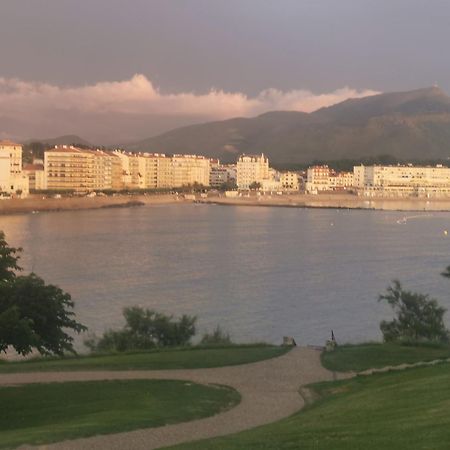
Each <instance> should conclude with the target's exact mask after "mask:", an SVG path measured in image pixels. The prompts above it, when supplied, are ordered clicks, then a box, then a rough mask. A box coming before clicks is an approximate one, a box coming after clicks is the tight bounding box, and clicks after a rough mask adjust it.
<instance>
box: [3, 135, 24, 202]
mask: <svg viewBox="0 0 450 450" xmlns="http://www.w3.org/2000/svg"><path fill="white" fill-rule="evenodd" d="M0 193H1V194H6V195H12V194H13V195H18V196H21V197H25V196H27V195H28V193H29V181H28V177H27V176H26V175H25V174H24V173H23V169H22V146H21V145H20V144H17V143H15V142H12V141H0Z"/></svg>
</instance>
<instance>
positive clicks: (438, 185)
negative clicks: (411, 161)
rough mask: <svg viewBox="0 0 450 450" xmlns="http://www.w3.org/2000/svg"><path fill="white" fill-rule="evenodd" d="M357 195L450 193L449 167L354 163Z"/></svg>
mask: <svg viewBox="0 0 450 450" xmlns="http://www.w3.org/2000/svg"><path fill="white" fill-rule="evenodd" d="M353 173H354V184H355V188H356V189H357V191H358V194H360V195H365V196H370V197H372V196H383V197H427V198H429V197H447V196H450V168H448V167H443V166H442V165H437V166H434V167H432V166H426V167H425V166H422V167H417V166H416V167H415V166H412V165H405V166H363V165H361V166H355V167H354V169H353Z"/></svg>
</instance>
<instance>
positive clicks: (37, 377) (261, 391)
mask: <svg viewBox="0 0 450 450" xmlns="http://www.w3.org/2000/svg"><path fill="white" fill-rule="evenodd" d="M347 376H348V375H346V374H339V378H343V377H347ZM119 379H120V380H123V379H169V380H190V381H193V382H196V383H202V384H211V383H214V384H222V385H227V386H231V387H233V388H235V389H236V390H238V391H239V393H240V394H241V396H242V401H241V403H239V405H237V406H236V407H235V408H232V409H230V410H229V411H226V412H224V413H222V414H217V415H215V416H212V417H207V418H204V419H199V420H194V421H191V422H184V423H180V424H174V425H166V426H163V427H158V428H148V429H141V430H136V431H131V432H123V433H117V434H112V435H111V434H110V435H101V436H93V437H90V438H81V439H76V440H72V441H64V442H59V443H56V444H51V445H46V446H44V447H42V448H45V449H64V450H66V449H74V450H87V449H106V448H107V449H111V450H113V449H117V450H119V449H120V450H122V449H125V448H126V449H145V450H150V449H156V448H160V447H166V446H170V445H175V444H179V443H182V442H188V441H194V440H198V439H206V438H212V437H216V436H223V435H226V434H231V433H235V432H238V431H242V430H246V429H249V428H253V427H256V426H259V425H264V424H267V423H270V422H274V421H277V420H280V419H282V418H284V417H287V416H289V415H291V414H293V413H295V412H296V411H298V410H299V409H301V408H302V407H303V406H304V404H305V400H304V399H303V398H302V397H301V396H300V394H299V388H300V386H303V385H305V384H309V383H313V382H317V381H326V380H332V379H336V374H334V373H332V372H330V371H328V370H326V369H324V368H323V367H322V365H321V363H320V351H318V350H316V349H313V348H308V347H295V348H293V349H292V350H291V351H290V352H288V353H286V354H285V355H283V356H280V357H277V358H273V359H268V360H265V361H260V362H256V363H252V364H244V365H240V366H228V367H220V368H213V369H192V370H183V369H182V370H152V371H108V372H101V371H95V372H50V373H48V372H47V373H45V372H39V373H15V374H0V385H18V384H25V383H49V382H64V381H88V380H89V381H90V380H119ZM22 448H24V447H22Z"/></svg>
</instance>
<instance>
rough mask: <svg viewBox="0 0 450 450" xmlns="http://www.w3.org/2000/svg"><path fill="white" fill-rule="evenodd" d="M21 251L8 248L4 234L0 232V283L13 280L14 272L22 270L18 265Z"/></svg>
mask: <svg viewBox="0 0 450 450" xmlns="http://www.w3.org/2000/svg"><path fill="white" fill-rule="evenodd" d="M21 251H22V249H21V248H14V247H9V246H8V244H7V242H6V240H5V233H4V232H3V231H0V283H3V282H7V281H11V280H13V279H14V278H15V276H16V272H18V271H20V270H22V269H21V268H20V267H19V264H18V261H19V258H20V256H19V253H20V252H21Z"/></svg>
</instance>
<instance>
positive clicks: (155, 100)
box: [0, 74, 377, 135]
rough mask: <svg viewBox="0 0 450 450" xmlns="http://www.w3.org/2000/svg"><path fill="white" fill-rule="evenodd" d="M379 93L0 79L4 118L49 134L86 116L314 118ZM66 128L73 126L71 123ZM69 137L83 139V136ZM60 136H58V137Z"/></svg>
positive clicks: (137, 79) (138, 80)
mask: <svg viewBox="0 0 450 450" xmlns="http://www.w3.org/2000/svg"><path fill="white" fill-rule="evenodd" d="M376 93H377V92H376V91H373V90H369V89H366V90H355V89H351V88H349V87H344V88H342V89H338V90H336V91H333V92H330V93H325V94H314V93H312V92H310V91H308V90H291V91H287V92H283V91H280V90H278V89H267V90H264V91H262V92H261V93H259V94H258V95H256V96H254V97H249V96H247V95H245V94H243V93H240V92H225V91H223V90H211V91H209V92H207V93H204V94H197V93H193V92H185V93H177V94H165V93H162V92H161V91H160V90H159V89H158V88H156V87H155V86H154V85H153V84H152V82H151V81H150V80H149V79H148V78H146V77H145V76H144V75H141V74H136V75H134V76H133V77H132V78H131V79H129V80H125V81H113V82H111V81H104V82H99V83H96V84H93V85H87V86H76V87H60V86H55V85H52V84H48V83H38V82H28V81H23V80H19V79H11V78H0V105H1V109H0V117H7V119H8V121H14V120H15V121H20V123H23V124H25V123H31V121H32V120H33V118H34V120H36V118H39V121H41V123H45V124H46V126H47V128H48V124H50V123H52V122H53V121H54V122H56V123H57V124H58V126H61V124H62V122H63V120H62V117H67V118H68V119H67V120H69V118H70V122H72V125H74V122H73V121H74V120H75V119H76V117H78V118H79V121H80V123H81V122H83V120H82V117H83V115H84V116H89V117H90V120H91V118H92V117H98V118H103V119H105V118H107V117H110V116H111V115H114V116H116V117H119V116H120V117H124V116H130V117H131V116H133V117H136V116H138V117H141V118H142V117H143V116H157V117H159V118H161V117H166V118H168V119H170V118H175V117H176V118H177V120H178V121H181V122H183V118H185V119H186V123H192V122H193V121H195V119H196V118H199V119H201V120H219V119H226V118H231V117H252V116H255V115H258V114H261V113H264V112H267V111H273V110H289V111H304V112H311V111H314V110H316V109H318V108H321V107H323V106H329V105H332V104H334V103H338V102H340V101H343V100H346V99H348V98H357V97H365V96H368V95H373V94H376ZM169 121H170V120H169ZM76 122H77V120H75V123H76ZM56 123H55V126H56ZM66 125H67V126H70V125H71V123H67V124H66ZM24 126H25V125H24ZM115 126H116V124H115V125H114V127H115ZM114 127H113V128H114ZM50 129H51V127H50ZM23 131H24V133H23V134H26V133H27V131H26V130H23ZM70 131H71V132H77V133H80V134H83V130H78V129H77V130H74V129H72V130H70ZM60 132H61V131H58V130H55V131H54V133H55V134H59V133H60ZM4 134H8V130H5V129H1V128H0V135H4Z"/></svg>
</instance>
